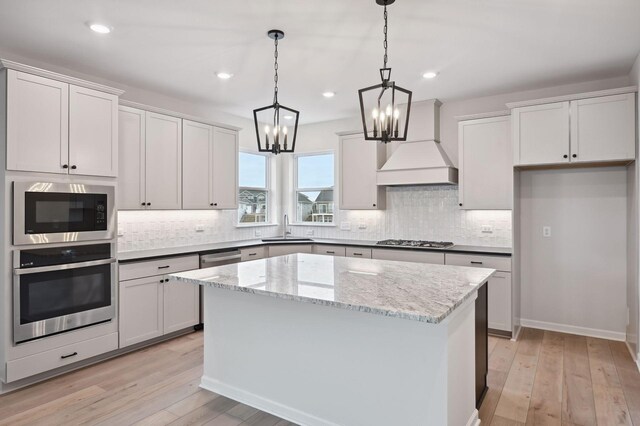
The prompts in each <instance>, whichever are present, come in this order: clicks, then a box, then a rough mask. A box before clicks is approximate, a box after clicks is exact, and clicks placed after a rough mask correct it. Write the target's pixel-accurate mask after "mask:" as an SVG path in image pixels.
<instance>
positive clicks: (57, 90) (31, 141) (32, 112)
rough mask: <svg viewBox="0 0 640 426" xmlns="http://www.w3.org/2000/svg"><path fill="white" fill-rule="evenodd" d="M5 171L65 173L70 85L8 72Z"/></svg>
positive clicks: (67, 162)
mask: <svg viewBox="0 0 640 426" xmlns="http://www.w3.org/2000/svg"><path fill="white" fill-rule="evenodd" d="M6 107H7V169H9V170H24V171H32V172H46V173H64V174H66V173H67V170H68V168H66V167H65V166H67V167H68V165H69V161H68V158H69V85H68V84H67V83H62V82H59V81H55V80H51V79H48V78H43V77H39V76H35V75H31V74H27V73H23V72H19V71H14V70H7V105H6Z"/></svg>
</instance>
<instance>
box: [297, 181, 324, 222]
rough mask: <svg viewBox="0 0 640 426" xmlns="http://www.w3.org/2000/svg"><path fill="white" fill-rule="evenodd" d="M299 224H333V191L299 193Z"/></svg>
mask: <svg viewBox="0 0 640 426" xmlns="http://www.w3.org/2000/svg"><path fill="white" fill-rule="evenodd" d="M296 195H297V199H298V208H297V219H298V222H319V223H331V222H333V190H332V189H324V190H322V191H298V193H297V194H296Z"/></svg>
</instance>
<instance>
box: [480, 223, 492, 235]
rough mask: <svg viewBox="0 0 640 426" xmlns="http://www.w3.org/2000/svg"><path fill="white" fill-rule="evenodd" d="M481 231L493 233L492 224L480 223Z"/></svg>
mask: <svg viewBox="0 0 640 426" xmlns="http://www.w3.org/2000/svg"><path fill="white" fill-rule="evenodd" d="M481 231H482V233H483V234H493V226H491V225H482V227H481Z"/></svg>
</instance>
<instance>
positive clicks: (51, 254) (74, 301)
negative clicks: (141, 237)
mask: <svg viewBox="0 0 640 426" xmlns="http://www.w3.org/2000/svg"><path fill="white" fill-rule="evenodd" d="M114 252H115V244H114V243H103V244H90V245H78V244H76V245H73V246H65V247H55V248H36V249H28V250H15V251H14V261H13V263H14V269H13V341H14V343H21V342H25V341H29V340H33V339H37V338H41V337H44V336H49V335H52V334H57V333H61V332H65V331H69V330H73V329H76V328H79V327H85V326H88V325H92V324H98V323H102V322H106V321H111V320H113V319H114V318H115V314H116V294H115V291H116V259H115V257H114V254H115V253H114Z"/></svg>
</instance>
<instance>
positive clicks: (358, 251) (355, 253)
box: [346, 247, 372, 259]
mask: <svg viewBox="0 0 640 426" xmlns="http://www.w3.org/2000/svg"><path fill="white" fill-rule="evenodd" d="M371 255H372V253H371V249H370V248H364V247H347V248H346V256H347V257H361V258H364V259H371Z"/></svg>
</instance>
